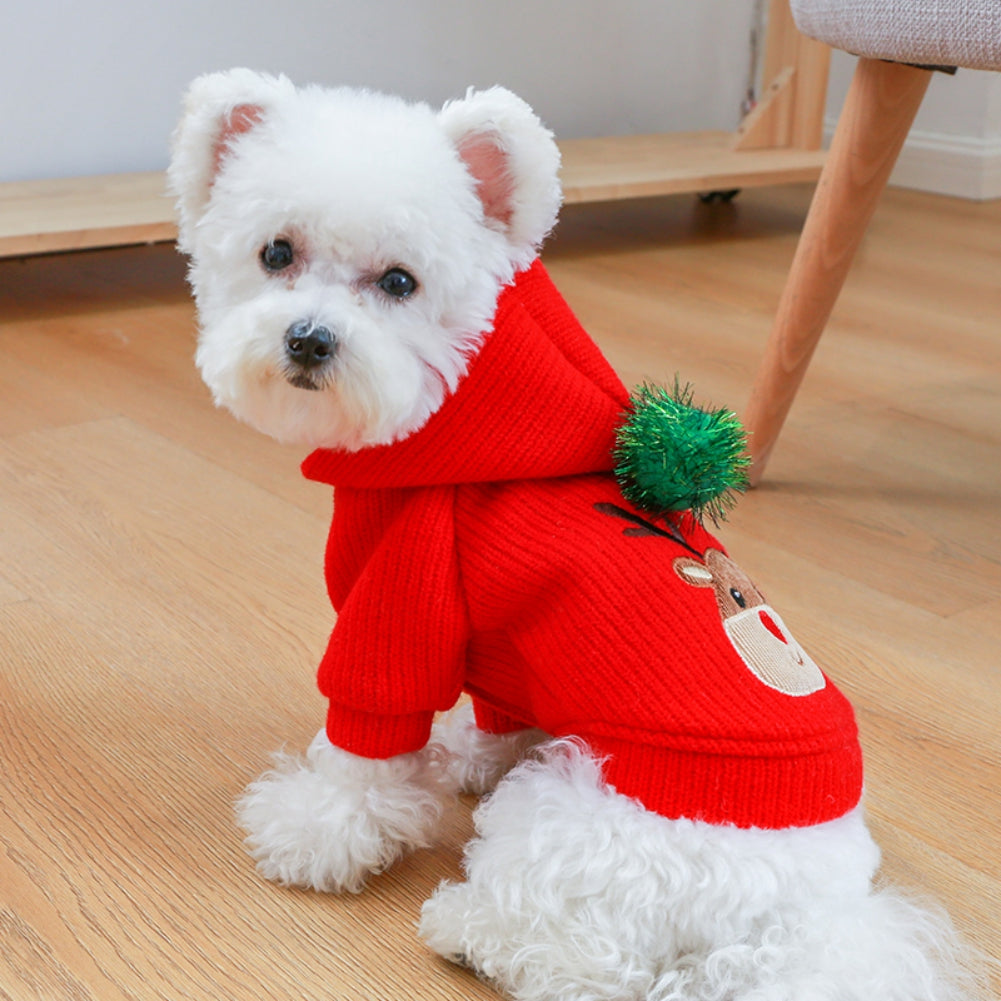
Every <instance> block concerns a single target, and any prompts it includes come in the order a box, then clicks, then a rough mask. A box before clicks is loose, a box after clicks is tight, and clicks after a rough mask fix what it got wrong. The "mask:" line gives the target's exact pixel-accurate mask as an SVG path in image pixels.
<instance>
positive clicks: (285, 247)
mask: <svg viewBox="0 0 1001 1001" xmlns="http://www.w3.org/2000/svg"><path fill="white" fill-rule="evenodd" d="M294 258H295V254H294V253H293V252H292V244H291V243H289V242H288V240H272V241H271V242H270V243H269V244H267V246H265V247H264V249H263V250H262V251H261V264H263V265H264V269H265V271H284V270H285V269H286V268H287V267H289V266H290V265H291V264H292V261H293V259H294Z"/></svg>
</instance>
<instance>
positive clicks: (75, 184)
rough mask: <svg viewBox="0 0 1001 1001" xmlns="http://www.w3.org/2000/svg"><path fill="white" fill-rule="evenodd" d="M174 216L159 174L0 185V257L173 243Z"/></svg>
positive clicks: (108, 175) (76, 178)
mask: <svg viewBox="0 0 1001 1001" xmlns="http://www.w3.org/2000/svg"><path fill="white" fill-rule="evenodd" d="M173 214H174V209H173V204H172V202H171V201H170V199H169V198H168V197H167V194H166V189H165V183H164V176H163V174H162V173H159V172H153V173H145V174H107V175H103V176H98V177H75V178H69V179H66V180H55V181H24V182H16V183H7V184H0V257H15V256H20V255H26V254H44V253H50V252H52V251H57V250H83V249H86V248H91V247H114V246H123V245H126V244H130V243H155V242H157V241H160V240H173V239H174V237H175V236H176V235H177V227H176V226H175V225H174V219H173Z"/></svg>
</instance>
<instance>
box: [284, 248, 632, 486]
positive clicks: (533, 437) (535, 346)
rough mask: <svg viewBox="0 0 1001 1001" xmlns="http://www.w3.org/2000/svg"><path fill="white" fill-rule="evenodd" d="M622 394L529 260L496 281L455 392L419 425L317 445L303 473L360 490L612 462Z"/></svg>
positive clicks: (525, 475)
mask: <svg viewBox="0 0 1001 1001" xmlns="http://www.w3.org/2000/svg"><path fill="white" fill-rule="evenodd" d="M627 403H628V393H627V391H626V389H625V387H624V386H623V385H622V382H621V381H620V380H619V378H618V376H617V375H616V374H615V372H614V370H613V369H612V367H611V366H610V365H609V363H608V362H607V361H606V360H605V358H604V356H603V355H602V354H601V352H600V351H599V350H598V348H597V347H596V346H595V344H594V342H593V341H592V340H591V338H590V337H589V336H588V334H587V333H586V332H585V331H584V329H583V327H582V326H581V325H580V323H579V321H578V320H577V318H576V317H575V316H574V314H573V312H572V311H571V309H570V307H569V306H568V305H567V303H566V302H565V300H564V299H563V297H562V296H561V295H560V293H559V292H558V291H557V289H556V287H555V286H554V285H553V283H552V281H551V280H550V278H549V275H548V274H547V273H546V270H545V268H544V267H543V265H542V263H541V261H539V260H536V261H535V263H534V264H532V265H531V266H530V267H529V268H527V269H526V270H524V271H522V272H520V273H519V274H518V275H517V276H516V277H515V280H514V282H513V283H512V284H511V285H509V286H507V287H506V288H504V290H503V291H502V292H501V295H500V297H499V299H498V303H497V310H496V313H495V316H494V322H493V327H492V329H491V330H490V332H488V333H487V334H486V336H485V338H484V341H483V344H482V346H481V348H480V350H479V351H478V353H477V354H476V355H475V356H474V357H473V359H472V360H471V362H470V364H469V369H468V371H467V372H466V374H465V376H464V377H463V379H462V381H461V382H460V383H459V386H458V388H457V389H456V391H455V392H454V393H453V394H452V395H451V396H449V397H447V398H446V400H445V402H444V403H443V404H442V406H441V407H440V408H439V409H438V411H437V412H436V413H434V414H433V415H432V416H431V418H430V419H429V420H428V422H427V423H426V424H425V425H424V426H423V427H422V428H421V429H419V430H418V431H415V432H414V433H413V434H411V435H409V436H408V437H406V438H403V439H401V440H400V441H397V442H394V443H392V444H390V445H379V446H374V447H371V448H365V449H360V450H358V451H355V452H346V451H339V450H335V449H318V450H316V451H315V452H313V453H312V454H311V455H310V456H309V457H308V458H307V459H306V460H305V462H304V463H303V466H302V471H303V473H304V475H305V476H306V477H307V478H309V479H311V480H317V481H319V482H322V483H329V484H332V485H334V486H342V487H353V488H360V489H370V488H381V487H392V488H400V487H422V486H430V485H433V484H459V483H484V482H494V481H503V480H519V479H535V478H541V477H556V476H573V475H577V474H581V473H593V472H604V471H608V470H610V469H611V468H612V449H613V447H614V444H615V429H616V427H617V426H618V425H619V424H620V423H621V422H622V419H623V414H624V411H625V409H626V406H627Z"/></svg>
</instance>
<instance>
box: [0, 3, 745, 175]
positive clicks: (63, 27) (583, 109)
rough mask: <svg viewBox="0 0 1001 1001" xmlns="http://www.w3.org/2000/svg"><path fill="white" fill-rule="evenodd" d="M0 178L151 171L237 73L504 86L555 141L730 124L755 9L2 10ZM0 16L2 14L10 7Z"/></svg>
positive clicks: (172, 6) (36, 6) (441, 89)
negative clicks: (184, 111) (214, 78)
mask: <svg viewBox="0 0 1001 1001" xmlns="http://www.w3.org/2000/svg"><path fill="white" fill-rule="evenodd" d="M5 7H6V10H5V12H4V15H3V17H2V19H0V67H3V69H2V73H3V75H4V77H5V80H4V84H3V86H2V87H0V129H2V131H0V135H2V139H0V179H3V180H22V179H29V178H42V177H64V176H73V175H78V174H94V173H104V172H115V171H133V170H153V169H159V168H161V167H163V166H164V164H165V162H166V156H167V152H166V150H167V141H168V136H169V134H170V131H171V129H172V128H173V124H174V121H175V119H176V117H177V113H178V105H179V100H180V96H181V93H182V92H183V89H184V87H185V85H186V84H187V82H188V81H189V80H190V79H191V78H192V77H194V76H196V75H197V74H199V73H202V72H205V71H207V70H214V69H224V68H228V67H230V66H235V65H246V66H251V67H253V68H255V69H262V70H270V71H273V72H284V73H286V74H287V75H288V76H290V77H292V78H293V79H294V80H295V81H296V82H319V83H331V84H333V83H349V84H356V85H364V86H370V87H374V88H376V89H381V90H389V91H394V92H397V93H401V94H404V95H406V96H409V97H414V98H421V99H424V100H428V101H431V102H432V103H436V104H437V103H440V102H441V101H443V100H445V99H447V98H449V97H452V96H458V95H460V94H462V93H463V92H464V91H465V89H466V87H468V86H469V85H471V84H472V85H477V86H486V85H491V84H494V83H502V84H504V85H506V86H508V87H510V88H511V89H513V90H515V91H517V92H518V93H520V94H521V95H522V96H523V97H524V98H525V99H526V100H528V101H529V103H531V104H532V105H534V106H535V108H536V110H537V111H538V112H539V114H540V115H542V117H543V118H544V119H545V120H546V121H547V122H548V124H549V125H550V126H551V127H553V128H554V129H556V130H557V132H558V134H560V135H561V136H563V137H572V136H583V135H601V134H620V133H629V132H643V131H662V130H671V131H675V130H683V129H684V130H687V129H698V128H725V129H729V128H732V127H733V126H734V125H735V124H736V122H737V121H738V120H739V108H740V100H741V98H742V96H743V92H744V88H745V86H746V78H747V74H748V69H749V65H750V43H749V37H750V26H751V21H752V17H753V10H754V2H753V0H614V2H610V0H489V2H487V0H241V2H237V0H159V2H157V0H91V2H89V3H67V2H66V0H32V2H31V3H17V4H15V3H14V2H13V0H8V3H6V4H5ZM12 12H13V13H12Z"/></svg>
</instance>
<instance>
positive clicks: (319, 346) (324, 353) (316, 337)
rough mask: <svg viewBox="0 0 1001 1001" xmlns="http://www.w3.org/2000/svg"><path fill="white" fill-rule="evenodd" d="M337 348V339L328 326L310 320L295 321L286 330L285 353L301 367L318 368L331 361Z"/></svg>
mask: <svg viewBox="0 0 1001 1001" xmlns="http://www.w3.org/2000/svg"><path fill="white" fill-rule="evenodd" d="M336 348H337V339H336V338H335V337H334V335H333V334H332V333H331V332H330V331H329V330H328V329H327V328H326V327H321V326H319V325H314V324H313V323H312V321H310V320H300V321H299V322H298V323H293V324H292V326H290V327H289V328H288V330H286V331H285V354H286V355H287V356H288V359H289V361H291V362H292V363H293V364H294V365H296V366H298V367H299V368H301V369H311V368H318V367H319V366H320V365H323V364H325V363H326V362H328V361H330V359H331V358H332V357H333V356H334V351H335V350H336Z"/></svg>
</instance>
